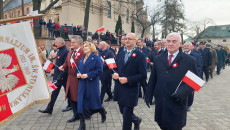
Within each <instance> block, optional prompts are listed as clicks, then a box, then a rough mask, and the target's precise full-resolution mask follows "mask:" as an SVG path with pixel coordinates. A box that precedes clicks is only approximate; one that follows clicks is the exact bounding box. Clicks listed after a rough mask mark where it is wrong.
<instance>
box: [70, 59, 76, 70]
mask: <svg viewBox="0 0 230 130" xmlns="http://www.w3.org/2000/svg"><path fill="white" fill-rule="evenodd" d="M70 63H71V66H72V68H74V67H75V66H76V64H75V62H74V60H73V58H71V59H70Z"/></svg>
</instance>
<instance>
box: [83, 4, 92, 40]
mask: <svg viewBox="0 0 230 130" xmlns="http://www.w3.org/2000/svg"><path fill="white" fill-rule="evenodd" d="M90 3H91V0H87V1H86V7H85V18H84V27H85V32H86V36H85V35H84V36H85V37H84V40H86V38H87V35H88V25H89V11H90Z"/></svg>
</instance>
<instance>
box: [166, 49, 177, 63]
mask: <svg viewBox="0 0 230 130" xmlns="http://www.w3.org/2000/svg"><path fill="white" fill-rule="evenodd" d="M178 53H179V50H178V51H177V52H175V53H174V54H172V55H173V57H172V61H171V63H172V62H173V60H174V59H175V58H176V56H177V55H178ZM170 55H171V54H170V53H169V52H168V60H169V56H170Z"/></svg>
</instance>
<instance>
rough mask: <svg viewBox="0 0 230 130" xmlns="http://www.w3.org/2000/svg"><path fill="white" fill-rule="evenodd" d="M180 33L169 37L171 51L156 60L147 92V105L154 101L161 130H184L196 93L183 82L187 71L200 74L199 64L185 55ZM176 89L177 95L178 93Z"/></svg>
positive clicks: (168, 43) (168, 45)
mask: <svg viewBox="0 0 230 130" xmlns="http://www.w3.org/2000/svg"><path fill="white" fill-rule="evenodd" d="M181 45H182V43H181V36H180V34H179V33H170V34H168V35H167V37H166V47H167V50H168V51H165V52H164V53H163V54H161V55H159V56H157V57H155V58H154V65H153V69H152V72H151V75H150V78H149V82H148V87H147V91H146V99H145V102H146V105H147V106H148V107H150V102H151V101H152V98H153V96H154V98H155V121H156V122H157V124H158V125H159V127H160V128H161V129H162V130H182V128H183V127H184V126H185V125H186V116H187V110H186V105H187V99H188V96H189V95H190V94H191V93H192V92H193V91H194V90H193V89H192V88H191V87H189V86H188V85H187V84H185V83H183V82H182V83H181V84H180V86H179V88H178V89H177V87H178V85H179V83H180V82H181V81H182V78H183V77H184V76H185V74H186V73H187V71H188V70H190V71H192V72H193V73H195V74H197V69H196V61H195V59H194V58H192V57H191V56H190V55H187V54H185V53H183V52H182V50H181V48H180V46H181ZM176 89H177V91H176Z"/></svg>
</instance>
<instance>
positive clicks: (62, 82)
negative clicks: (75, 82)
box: [39, 37, 72, 114]
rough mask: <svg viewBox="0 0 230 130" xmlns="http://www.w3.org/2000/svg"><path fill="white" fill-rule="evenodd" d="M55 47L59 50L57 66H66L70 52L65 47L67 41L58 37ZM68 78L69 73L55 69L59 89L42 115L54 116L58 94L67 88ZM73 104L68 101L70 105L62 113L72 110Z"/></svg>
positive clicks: (53, 93) (54, 92)
mask: <svg viewBox="0 0 230 130" xmlns="http://www.w3.org/2000/svg"><path fill="white" fill-rule="evenodd" d="M54 43H55V45H56V46H57V48H58V52H57V56H56V63H55V64H56V66H61V65H63V64H64V62H65V61H66V57H67V54H68V52H69V50H68V49H67V48H66V46H65V41H64V39H63V38H61V37H57V38H55V41H54ZM67 78H68V72H67V71H65V72H62V71H60V70H59V68H58V67H55V69H54V75H53V82H55V81H57V82H56V83H55V85H56V86H57V89H55V90H54V91H53V92H52V94H51V100H50V102H49V104H48V106H47V107H46V109H45V110H39V112H41V113H48V114H52V112H53V107H54V104H55V102H56V100H57V97H58V94H59V92H60V90H61V86H64V88H66V82H67ZM71 109H72V107H71V104H70V100H68V105H67V107H66V108H65V109H63V110H62V112H66V111H69V110H71Z"/></svg>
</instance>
